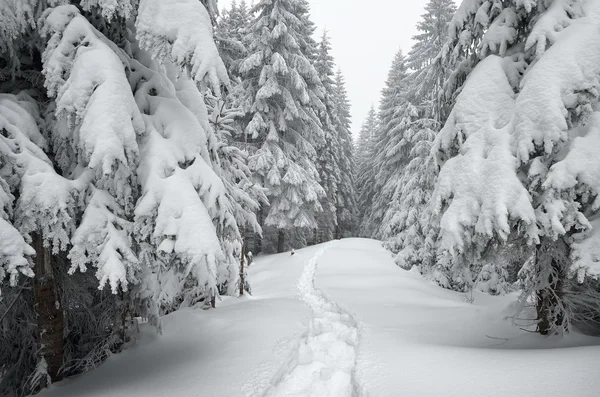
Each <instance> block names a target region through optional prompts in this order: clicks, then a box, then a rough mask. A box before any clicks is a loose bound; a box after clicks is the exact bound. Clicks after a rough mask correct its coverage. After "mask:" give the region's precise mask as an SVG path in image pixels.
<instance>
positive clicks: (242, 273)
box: [240, 245, 246, 296]
mask: <svg viewBox="0 0 600 397" xmlns="http://www.w3.org/2000/svg"><path fill="white" fill-rule="evenodd" d="M245 256H246V250H245V249H244V246H243V245H242V255H241V258H242V259H240V296H243V295H244V285H246V278H245V277H244V257H245Z"/></svg>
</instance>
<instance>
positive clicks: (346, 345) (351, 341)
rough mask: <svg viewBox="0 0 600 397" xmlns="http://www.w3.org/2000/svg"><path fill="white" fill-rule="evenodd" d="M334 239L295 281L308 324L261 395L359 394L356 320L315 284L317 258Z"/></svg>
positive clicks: (336, 396)
mask: <svg viewBox="0 0 600 397" xmlns="http://www.w3.org/2000/svg"><path fill="white" fill-rule="evenodd" d="M334 244H335V242H333V243H330V244H328V245H326V246H325V247H324V248H322V249H320V250H319V251H318V252H317V253H316V254H315V255H313V256H312V257H311V258H310V259H309V260H308V262H307V263H306V265H305V266H304V270H303V272H302V275H301V276H300V279H299V281H298V289H299V291H300V297H301V299H302V300H303V301H304V302H305V303H306V304H307V305H308V306H309V307H310V309H311V316H310V319H309V323H308V327H307V329H306V330H305V332H304V333H303V335H302V336H301V337H300V339H299V341H298V344H297V347H296V348H295V349H294V350H293V351H292V353H291V355H290V357H289V359H288V360H287V361H286V362H285V363H284V365H283V366H282V367H281V368H280V370H279V372H278V374H277V375H276V376H275V378H274V380H273V382H272V385H271V387H269V389H268V390H267V391H266V392H265V393H264V396H265V397H291V396H297V397H300V396H306V397H309V396H320V397H363V396H365V393H364V391H362V388H361V387H360V386H359V385H358V383H357V382H356V378H355V372H356V358H357V353H358V341H359V332H358V326H357V322H356V320H355V319H354V318H353V317H352V315H351V314H350V313H348V312H347V311H345V310H344V309H342V308H341V307H340V306H339V305H338V304H337V303H336V302H334V301H332V300H330V299H329V298H327V297H326V296H325V295H324V294H323V293H322V292H321V291H320V290H319V289H318V288H317V287H315V273H316V270H317V266H318V262H319V259H320V258H321V257H322V256H323V254H325V252H326V251H327V250H328V249H329V248H330V247H332V246H333V245H334Z"/></svg>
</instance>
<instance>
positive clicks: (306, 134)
mask: <svg viewBox="0 0 600 397" xmlns="http://www.w3.org/2000/svg"><path fill="white" fill-rule="evenodd" d="M304 5H305V4H304V2H303V1H299V0H276V1H270V0H264V1H261V2H259V3H258V4H257V5H256V7H255V8H254V10H253V11H254V13H255V14H256V18H255V19H254V21H253V22H252V24H251V26H250V28H249V32H250V33H249V39H248V42H249V43H250V44H249V48H248V51H249V55H248V57H247V58H246V59H245V60H244V61H243V62H242V64H241V66H240V72H241V73H242V77H243V81H244V83H243V87H244V97H243V101H242V110H243V111H244V112H245V114H246V115H248V116H249V122H248V123H247V126H246V128H245V133H246V134H247V135H248V137H249V138H251V139H252V140H254V141H257V142H258V143H259V145H260V148H259V149H258V150H257V151H256V153H254V154H253V155H252V156H251V157H250V160H249V161H250V162H249V164H250V168H251V169H252V171H253V172H254V173H255V175H256V176H257V177H258V178H259V179H260V180H261V182H262V184H263V185H264V187H265V188H267V189H268V192H269V193H268V198H269V202H270V205H269V207H268V208H267V209H265V219H264V226H268V227H272V228H275V229H277V234H278V247H277V248H278V251H283V250H284V249H285V234H286V231H292V230H294V229H311V230H312V229H314V228H316V227H317V221H316V219H315V214H316V213H318V212H320V211H321V210H322V207H321V204H320V199H321V198H322V197H323V196H324V194H325V192H324V190H323V188H322V187H321V185H320V184H319V175H318V172H317V169H316V166H315V162H316V157H317V154H316V151H315V146H316V145H317V144H319V143H320V142H322V141H323V131H322V129H321V125H320V121H319V118H318V115H317V112H318V111H324V110H325V106H324V105H323V103H322V99H321V98H323V87H322V84H321V82H320V80H319V76H318V74H317V71H316V70H315V68H314V66H313V65H312V64H311V62H310V59H309V57H308V56H309V54H306V53H305V52H304V51H305V50H306V48H303V47H304V44H305V43H306V38H305V37H304V36H303V35H304V34H305V33H306V28H307V26H308V22H307V20H308V15H307V14H306V11H307V9H306V7H305V6H304Z"/></svg>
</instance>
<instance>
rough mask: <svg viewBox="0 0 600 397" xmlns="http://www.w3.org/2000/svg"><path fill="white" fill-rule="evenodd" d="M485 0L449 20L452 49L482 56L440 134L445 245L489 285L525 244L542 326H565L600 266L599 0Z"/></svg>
mask: <svg viewBox="0 0 600 397" xmlns="http://www.w3.org/2000/svg"><path fill="white" fill-rule="evenodd" d="M488 6H489V4H488V5H486V4H482V2H477V1H465V2H463V4H462V5H461V7H460V8H459V10H458V12H457V15H456V17H455V18H454V19H453V21H452V23H451V30H450V33H451V41H450V44H451V46H450V47H449V54H452V56H451V57H453V58H455V59H461V57H462V59H464V60H463V61H460V64H461V65H463V66H464V65H465V62H466V60H467V59H469V60H470V61H471V64H470V65H471V66H473V64H476V66H475V67H474V69H473V71H472V72H471V73H470V74H469V77H468V78H467V80H466V83H465V84H464V86H463V87H462V88H461V89H459V90H458V91H457V92H458V94H457V95H456V105H455V106H454V108H453V110H452V113H451V115H450V117H449V119H448V122H447V123H446V125H445V127H444V129H443V130H442V132H441V133H440V135H439V137H438V139H436V143H435V146H434V148H435V150H436V151H437V152H438V153H439V154H440V155H439V163H440V164H441V165H443V168H442V170H441V173H440V179H439V182H438V186H437V195H436V197H437V202H438V205H439V206H441V207H440V208H441V209H442V214H443V215H442V223H441V233H442V238H443V242H444V245H443V246H444V247H445V250H446V251H445V252H446V254H447V255H449V257H450V260H449V262H448V263H449V264H451V266H452V267H453V268H454V269H455V272H454V274H455V275H457V274H460V277H463V281H464V282H467V283H473V282H477V281H480V280H481V279H482V278H484V279H487V283H488V285H489V284H490V283H491V284H496V285H498V284H499V283H502V282H503V281H504V280H503V279H505V273H506V264H505V263H503V261H502V260H500V259H501V255H499V252H503V251H506V249H507V248H508V249H512V250H514V251H517V252H519V253H520V255H521V258H520V261H519V262H520V263H521V264H523V262H524V265H523V266H522V268H521V271H520V277H521V279H522V282H523V285H524V288H525V292H524V299H527V298H532V299H533V300H534V302H535V306H536V312H537V329H538V331H539V332H541V333H542V334H547V333H555V332H564V331H567V330H568V329H569V328H570V327H571V324H572V323H573V322H575V323H580V322H581V320H582V319H583V318H584V317H585V315H584V316H582V313H586V314H588V316H587V319H589V318H590V316H589V313H590V312H594V310H596V311H597V308H598V307H599V306H598V302H599V301H600V299H598V292H597V290H594V289H593V288H589V289H588V290H585V289H582V288H581V283H583V284H584V285H585V283H587V282H589V280H590V278H593V277H596V271H595V269H597V266H596V259H594V258H595V256H594V254H593V252H594V248H593V247H594V246H595V240H594V237H595V233H594V232H593V229H592V226H593V222H594V220H595V217H596V213H597V209H598V206H597V204H596V201H597V195H598V190H597V187H596V182H595V179H593V178H590V176H591V175H592V174H594V173H596V172H597V170H598V169H599V168H598V164H596V161H594V160H595V158H596V157H597V155H596V154H595V153H593V152H590V151H589V149H590V148H593V147H595V146H594V144H593V143H592V142H594V139H596V138H595V134H596V125H595V118H596V107H597V103H598V92H597V84H598V78H599V73H600V70H599V68H598V59H597V58H598V54H600V52H599V51H597V50H596V49H598V48H600V46H599V44H598V43H599V36H598V32H597V29H596V28H595V26H597V23H598V15H599V14H598V12H597V10H598V7H599V5H598V2H597V1H589V2H585V3H584V2H577V1H568V0H555V1H548V2H540V3H537V4H533V3H529V2H525V3H521V2H517V3H516V4H512V3H507V4H498V5H497V6H496V7H492V8H491V9H490V8H489V7H488ZM473 45H475V46H473ZM475 58H480V59H483V60H482V61H480V62H478V63H477V62H475V61H473V59H475ZM461 70H462V71H468V69H466V68H462V69H461ZM456 81H458V80H450V85H449V89H450V91H452V90H454V89H455V88H456V87H458V84H456ZM565 93H567V94H565ZM584 146H585V147H586V149H583V147H584ZM582 247H585V248H583V249H582ZM525 259H527V260H525ZM578 283H579V284H578ZM582 290H584V291H585V294H582V293H581V291H582ZM594 308H595V309H594ZM596 318H597V317H596ZM596 326H597V325H596Z"/></svg>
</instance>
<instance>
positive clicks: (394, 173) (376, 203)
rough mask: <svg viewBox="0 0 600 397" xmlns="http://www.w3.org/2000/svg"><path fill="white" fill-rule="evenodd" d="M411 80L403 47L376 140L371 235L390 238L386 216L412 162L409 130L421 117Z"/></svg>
mask: <svg viewBox="0 0 600 397" xmlns="http://www.w3.org/2000/svg"><path fill="white" fill-rule="evenodd" d="M409 80H410V77H409V73H408V70H407V66H406V59H405V56H404V54H403V52H402V50H399V51H398V52H397V53H396V55H395V56H394V60H393V62H392V66H391V68H390V71H389V73H388V78H387V80H386V82H385V87H384V89H383V90H382V97H381V102H380V106H379V129H378V131H377V134H376V135H375V139H374V142H373V145H374V152H373V155H374V160H373V168H374V171H375V172H376V175H375V177H374V180H375V183H374V192H373V193H372V197H373V200H372V202H371V203H370V205H369V207H368V210H367V211H366V213H365V218H364V219H363V223H366V224H368V225H370V227H371V228H372V230H373V234H372V235H371V237H376V238H381V237H383V238H385V237H387V236H383V232H384V230H386V227H385V225H383V219H384V217H385V214H386V212H387V210H388V208H389V205H390V203H391V201H392V197H393V195H394V192H395V191H396V189H397V187H398V184H399V182H400V178H399V177H400V175H401V173H402V169H403V167H404V166H406V164H408V156H409V152H410V146H409V145H408V141H407V140H406V139H405V132H406V131H407V129H408V128H410V126H411V123H412V121H413V120H414V119H415V118H417V117H418V114H417V112H416V109H415V108H414V106H412V105H410V104H409V102H408V98H407V95H408V87H409V84H410V81H409Z"/></svg>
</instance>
